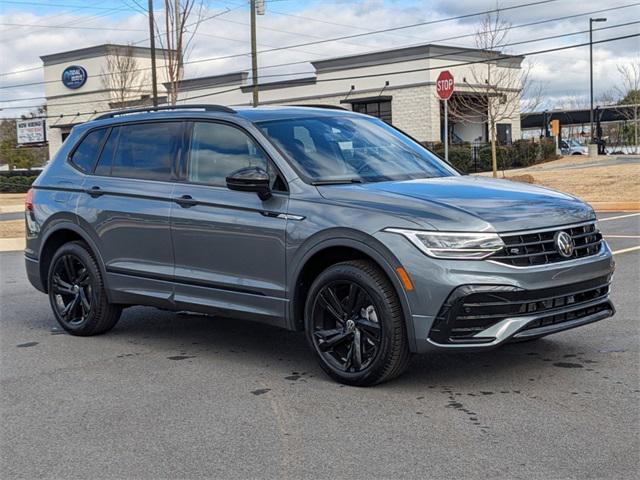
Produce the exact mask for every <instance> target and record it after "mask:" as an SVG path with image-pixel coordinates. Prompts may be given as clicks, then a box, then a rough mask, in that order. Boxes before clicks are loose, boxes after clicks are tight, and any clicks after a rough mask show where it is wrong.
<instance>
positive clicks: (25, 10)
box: [0, 0, 640, 117]
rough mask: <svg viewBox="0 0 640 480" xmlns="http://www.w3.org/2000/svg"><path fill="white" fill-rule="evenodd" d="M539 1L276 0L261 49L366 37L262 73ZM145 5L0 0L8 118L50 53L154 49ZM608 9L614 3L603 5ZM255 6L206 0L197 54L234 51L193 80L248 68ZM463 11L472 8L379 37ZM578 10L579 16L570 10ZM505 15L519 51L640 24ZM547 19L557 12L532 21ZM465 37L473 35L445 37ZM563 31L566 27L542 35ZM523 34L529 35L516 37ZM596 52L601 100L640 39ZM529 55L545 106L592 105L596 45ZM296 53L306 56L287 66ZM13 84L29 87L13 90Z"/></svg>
mask: <svg viewBox="0 0 640 480" xmlns="http://www.w3.org/2000/svg"><path fill="white" fill-rule="evenodd" d="M533 1H535V0H503V1H500V2H499V3H496V0H486V1H485V0H424V1H417V0H349V1H348V0H325V1H317V0H266V14H265V15H264V16H259V17H258V51H260V50H267V49H270V48H273V47H283V46H289V45H297V44H301V43H309V42H314V41H317V40H324V39H329V38H335V37H343V36H346V35H354V34H364V35H360V36H358V37H356V38H350V39H345V40H340V41H333V42H326V43H320V44H315V45H306V46H300V47H296V48H287V49H284V50H278V51H273V52H263V53H260V55H259V64H260V67H261V68H260V75H261V77H262V78H263V80H264V81H277V80H282V79H285V78H288V77H289V78H291V77H292V76H295V75H298V76H300V75H301V76H309V75H311V74H312V73H313V68H312V66H311V65H310V64H309V63H308V62H309V61H313V60H319V59H325V58H332V57H337V56H343V55H349V54H355V53H363V52H369V51H375V50H381V49H389V48H394V47H402V46H408V45H415V44H421V43H441V44H446V45H453V46H463V47H473V46H474V38H473V35H472V34H473V33H474V32H475V31H476V30H477V29H478V27H479V22H480V20H481V18H482V17H481V15H471V14H475V13H480V12H483V11H486V10H491V9H494V8H496V5H499V6H500V7H501V8H508V7H511V6H516V5H522V4H526V3H531V2H533ZM163 3H164V2H163V1H162V0H155V1H154V9H155V10H156V13H160V14H161V10H162V5H163ZM146 5H147V0H122V1H112V0H13V1H9V0H0V117H15V116H17V115H20V114H23V113H26V112H28V111H29V110H28V109H27V110H25V109H24V108H22V107H23V106H33V105H38V104H42V103H44V98H42V96H43V92H44V89H43V85H42V84H38V82H42V63H41V61H40V58H39V57H40V56H41V55H46V54H52V53H58V52H64V51H67V50H74V49H78V48H83V47H89V46H92V45H98V44H102V43H120V44H126V43H133V44H136V45H140V46H148V42H149V40H148V18H147V16H146V10H145V8H146ZM603 9H608V11H606V12H600V13H597V12H596V11H598V10H603ZM594 12H596V13H594ZM249 15H250V11H249V7H248V1H246V0H245V1H243V0H203V11H202V18H207V17H213V18H210V19H207V20H205V21H204V22H202V23H201V24H200V26H199V28H198V30H197V31H196V32H195V35H194V37H193V41H192V43H191V48H190V50H189V52H188V61H197V60H199V59H211V58H214V57H222V56H227V57H228V56H230V55H235V56H234V57H232V58H225V59H217V60H207V61H203V62H197V63H193V64H187V65H186V68H185V78H193V77H198V76H205V75H217V74H222V73H226V72H233V71H238V70H249V69H250V66H251V59H250V57H249V55H248V52H249V51H250V34H249ZM463 15H466V17H465V18H458V19H455V20H446V21H441V22H438V23H432V24H429V25H423V26H417V27H412V28H402V29H399V30H395V31H393V32H388V33H377V34H370V32H371V31H375V30H381V29H386V28H393V27H403V26H407V25H411V24H415V23H420V22H427V21H433V20H444V19H448V18H450V17H458V16H463ZM569 15H572V16H574V15H580V16H577V17H574V18H571V19H564V20H563V19H561V18H560V17H564V16H569ZM501 16H502V18H504V19H505V20H507V21H508V22H510V23H511V25H512V26H513V27H514V28H512V29H511V30H510V31H509V35H508V37H507V40H506V43H507V44H509V45H508V46H506V47H505V49H504V50H505V51H506V52H507V53H512V54H526V53H529V52H534V51H539V50H546V49H550V48H555V47H561V46H570V45H574V44H580V43H585V42H587V41H588V38H589V37H588V33H586V31H587V30H588V28H589V17H590V16H595V17H606V18H607V22H605V23H597V24H594V28H596V29H601V30H595V31H594V41H597V40H601V39H607V38H613V37H618V36H624V35H629V34H633V33H638V32H640V1H633V0H610V1H607V2H602V1H601V0H554V1H549V2H548V3H545V4H540V5H534V6H529V7H523V8H517V9H510V10H506V11H503V12H502V13H501ZM546 20H551V21H547V22H545V23H539V24H537V25H531V26H522V25H524V24H530V23H532V22H540V21H546ZM633 22H638V23H633ZM568 34H573V35H568ZM461 35H467V36H466V37H463V38H457V39H451V40H444V41H443V39H447V38H449V37H456V36H461ZM556 35H566V36H563V37H562V38H554V39H548V40H539V39H541V38H544V37H550V36H556ZM530 40H538V41H535V42H529V41H530ZM519 42H527V43H522V44H519V45H512V44H513V43H519ZM593 55H594V90H595V97H596V98H598V97H600V96H602V95H603V94H604V93H606V92H611V91H612V90H613V89H614V88H615V87H616V86H617V85H619V84H620V80H621V79H620V74H619V72H618V70H617V67H618V66H619V65H624V64H629V63H631V62H638V61H640V37H635V38H631V39H626V40H620V41H615V42H609V43H601V44H597V45H594V53H593ZM525 61H526V62H528V63H531V72H532V73H531V79H532V81H533V82H534V84H535V85H536V86H537V87H538V88H541V89H542V91H543V92H544V97H543V100H544V103H543V105H542V106H541V108H550V109H552V108H568V107H569V108H570V107H582V106H585V105H588V94H589V49H588V47H584V46H583V47H579V48H572V49H567V50H562V51H558V52H552V53H547V54H540V55H530V56H527V57H526V60H525ZM292 62H298V63H296V64H295V65H287V66H281V67H278V65H280V64H283V63H287V64H289V63H292ZM14 72H15V73H14ZM24 84H33V85H28V86H26V85H24ZM12 85H20V86H19V87H14V88H7V87H9V86H12ZM534 90H537V89H534ZM22 99H24V100H22ZM15 107H20V108H15Z"/></svg>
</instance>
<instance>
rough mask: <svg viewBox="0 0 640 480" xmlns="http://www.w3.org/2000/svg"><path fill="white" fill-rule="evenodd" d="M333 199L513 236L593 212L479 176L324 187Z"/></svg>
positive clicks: (429, 222)
mask: <svg viewBox="0 0 640 480" xmlns="http://www.w3.org/2000/svg"><path fill="white" fill-rule="evenodd" d="M319 191H320V193H321V195H322V196H323V197H325V198H327V199H330V200H334V201H340V202H347V203H355V204H358V205H360V206H361V207H365V208H367V207H368V208H381V207H382V208H383V209H384V210H387V211H389V210H392V211H393V213H394V214H395V215H399V216H402V217H405V218H407V219H409V220H412V221H413V222H415V223H418V224H421V225H422V226H424V228H432V229H433V228H435V229H437V230H450V231H487V230H489V231H490V230H495V231H496V232H509V231H515V230H530V229H537V228H546V227H554V226H559V225H568V224H572V223H579V222H584V221H588V220H591V219H593V218H595V215H594V213H593V210H592V208H591V207H590V206H589V205H587V204H586V203H584V202H582V201H581V200H578V199H577V198H575V197H572V196H570V195H567V194H564V193H560V192H557V191H554V190H549V189H547V188H543V187H537V186H535V185H530V184H527V183H520V182H513V181H509V180H498V179H492V178H484V177H474V176H452V177H441V178H431V179H420V180H407V181H396V182H379V183H367V184H353V185H340V186H325V187H320V188H319Z"/></svg>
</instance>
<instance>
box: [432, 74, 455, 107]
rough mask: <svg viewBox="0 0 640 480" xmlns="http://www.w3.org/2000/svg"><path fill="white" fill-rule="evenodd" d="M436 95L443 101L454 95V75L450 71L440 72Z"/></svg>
mask: <svg viewBox="0 0 640 480" xmlns="http://www.w3.org/2000/svg"><path fill="white" fill-rule="evenodd" d="M436 93H437V94H438V96H439V97H440V98H441V99H442V100H449V98H451V95H452V94H453V75H451V72H450V71H449V70H445V71H443V72H440V75H438V79H437V80H436Z"/></svg>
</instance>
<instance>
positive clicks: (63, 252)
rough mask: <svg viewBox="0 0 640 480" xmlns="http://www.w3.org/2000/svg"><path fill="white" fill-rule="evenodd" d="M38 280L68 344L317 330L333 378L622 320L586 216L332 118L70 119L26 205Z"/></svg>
mask: <svg viewBox="0 0 640 480" xmlns="http://www.w3.org/2000/svg"><path fill="white" fill-rule="evenodd" d="M26 225H27V248H26V250H25V260H26V270H27V275H28V277H29V280H30V281H31V283H32V284H33V285H34V286H35V287H36V288H37V289H38V290H41V291H43V292H46V293H48V295H49V300H50V303H51V307H52V309H53V313H54V315H55V318H56V319H57V321H58V322H59V323H60V325H61V326H62V328H64V329H65V330H66V331H67V332H69V333H71V334H73V335H80V336H86V335H95V334H99V333H104V332H106V331H108V330H110V329H111V328H113V327H114V325H115V324H116V322H117V321H118V318H119V317H120V314H121V312H122V309H123V308H126V307H128V306H131V305H148V306H155V307H159V308H163V309H170V310H191V311H197V312H204V313H207V314H211V315H218V316H223V317H228V318H231V319H234V318H235V319H243V320H255V321H259V322H264V323H268V324H270V325H274V326H278V327H282V328H285V329H289V330H299V331H304V332H306V337H307V339H308V342H309V345H310V347H311V349H312V350H313V352H314V353H315V355H316V357H317V359H318V362H319V364H320V366H321V367H322V368H323V369H324V371H325V372H327V374H328V375H330V376H331V377H333V378H334V379H336V380H338V381H340V382H343V383H347V384H351V385H372V384H375V383H379V382H383V381H386V380H389V379H391V378H393V377H395V376H397V375H399V374H400V373H402V372H403V371H404V370H405V369H406V368H407V365H408V363H409V359H410V356H411V354H412V353H424V352H465V351H482V350H487V349H491V348H494V347H497V346H499V345H502V344H504V343H506V342H511V341H523V340H531V339H537V338H540V337H542V336H545V335H548V334H551V333H555V332H560V331H562V330H566V329H569V328H573V327H578V326H580V325H585V324H588V323H592V322H595V321H598V320H602V319H604V318H607V317H610V316H611V315H613V312H614V307H613V305H612V303H611V300H610V298H609V284H610V281H611V275H612V272H613V267H614V262H613V258H612V255H611V251H610V250H609V247H608V246H607V244H606V242H605V241H604V239H603V238H602V235H601V234H600V232H599V230H598V226H597V224H596V218H595V214H594V212H593V210H592V209H591V207H589V206H588V205H586V204H585V203H583V202H581V201H580V200H578V199H577V198H575V197H572V196H570V195H565V194H562V193H559V192H556V191H552V190H548V189H544V188H541V187H537V186H534V185H528V184H523V183H515V182H510V181H507V180H496V179H488V178H482V177H472V176H461V175H460V174H458V173H457V172H456V171H455V169H454V168H453V167H451V166H450V165H448V164H447V163H445V162H443V161H442V160H440V159H438V158H437V157H436V156H435V155H433V154H432V153H430V152H429V151H428V150H426V149H425V148H423V147H422V146H421V145H420V144H419V143H417V142H415V141H414V140H412V139H411V138H409V137H407V136H406V135H404V134H403V133H401V132H400V131H398V130H397V129H395V128H394V127H392V126H390V125H388V124H386V123H385V122H383V121H381V120H379V119H376V118H373V117H370V116H367V115H362V114H357V113H354V112H350V111H344V110H341V109H340V110H336V109H329V108H302V107H278V108H255V109H252V108H238V109H231V108H228V107H222V106H214V105H207V106H188V107H183V108H179V107H169V108H166V107H165V108H156V109H151V110H145V111H123V112H116V113H111V114H107V115H104V116H102V117H99V118H98V119H96V120H94V121H91V122H88V123H85V124H83V125H79V126H76V127H74V128H73V130H72V132H71V134H70V136H69V138H68V139H67V140H66V141H65V143H64V144H63V146H62V147H61V149H60V150H59V151H58V153H57V154H56V156H55V158H54V159H53V160H52V161H51V162H50V163H49V165H48V166H47V167H46V169H45V170H44V172H43V173H42V174H41V175H40V176H39V177H38V179H37V180H36V181H35V183H34V185H33V188H32V189H31V190H30V192H29V194H28V195H27V201H26Z"/></svg>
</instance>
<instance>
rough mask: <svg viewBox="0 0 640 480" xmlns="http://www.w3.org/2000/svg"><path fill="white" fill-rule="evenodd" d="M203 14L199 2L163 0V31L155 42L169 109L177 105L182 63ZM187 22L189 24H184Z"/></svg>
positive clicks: (195, 0)
mask: <svg viewBox="0 0 640 480" xmlns="http://www.w3.org/2000/svg"><path fill="white" fill-rule="evenodd" d="M203 11H204V4H203V1H202V0H164V11H163V13H162V15H163V18H162V20H163V23H164V31H163V33H162V35H160V37H159V40H160V44H161V45H162V48H163V55H164V68H165V72H166V78H167V84H168V92H167V102H168V103H169V104H171V105H175V104H176V102H177V101H178V86H179V84H180V81H181V80H182V77H183V75H184V61H185V59H186V58H187V56H188V53H189V50H190V47H191V42H192V41H193V37H194V35H195V34H196V32H197V30H198V26H199V25H200V22H201V21H202V20H203V16H202V14H203ZM190 20H193V21H192V22H191V23H188V22H189V21H190Z"/></svg>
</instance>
